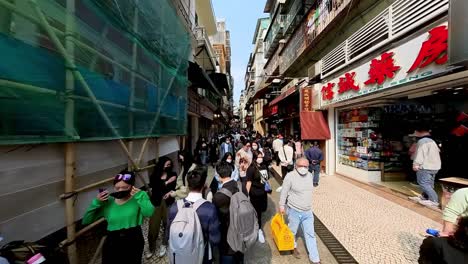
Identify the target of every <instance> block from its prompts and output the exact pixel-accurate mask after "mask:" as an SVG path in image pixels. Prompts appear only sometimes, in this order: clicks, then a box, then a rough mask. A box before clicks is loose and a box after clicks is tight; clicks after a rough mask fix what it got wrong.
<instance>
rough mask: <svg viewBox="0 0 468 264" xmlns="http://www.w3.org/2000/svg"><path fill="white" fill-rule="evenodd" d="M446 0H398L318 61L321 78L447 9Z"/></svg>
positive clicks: (447, 3) (447, 1) (401, 35)
mask: <svg viewBox="0 0 468 264" xmlns="http://www.w3.org/2000/svg"><path fill="white" fill-rule="evenodd" d="M448 6H449V0H420V1H414V0H398V1H396V2H394V3H393V4H392V5H390V6H389V7H388V8H387V9H385V10H384V11H383V12H382V13H380V14H379V15H378V16H376V17H375V18H374V19H372V20H371V21H369V22H368V23H367V24H366V25H365V26H364V27H362V28H361V29H359V30H358V31H356V32H355V33H354V34H353V35H351V36H350V37H349V38H348V39H347V40H346V41H344V42H343V43H341V44H340V45H338V46H337V47H336V48H335V49H334V50H332V51H331V52H330V53H328V54H327V55H325V56H324V57H323V59H322V60H321V64H322V78H323V77H327V76H329V75H331V74H333V73H335V72H337V71H339V70H341V69H343V68H344V67H346V66H347V65H349V64H351V63H353V62H354V61H356V60H359V59H360V58H362V57H364V56H366V55H368V54H370V53H371V52H373V51H375V50H377V49H379V48H381V47H383V46H384V45H386V44H388V43H390V42H392V41H393V40H394V39H397V38H400V37H403V36H404V35H405V34H407V33H408V32H411V31H412V30H414V29H416V28H418V27H420V26H422V25H424V24H425V23H427V22H429V21H431V20H433V19H434V18H436V17H439V16H440V15H441V14H444V13H446V12H447V10H448Z"/></svg>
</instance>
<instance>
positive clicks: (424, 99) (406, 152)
mask: <svg viewBox="0 0 468 264" xmlns="http://www.w3.org/2000/svg"><path fill="white" fill-rule="evenodd" d="M421 122H423V123H425V124H427V125H429V127H430V128H431V134H432V138H433V139H434V140H435V141H436V142H437V144H438V145H439V146H440V150H441V159H442V169H441V170H440V171H439V173H438V174H437V178H438V179H439V178H446V177H460V178H468V174H466V169H465V166H464V162H466V156H467V155H466V150H467V149H468V89H467V88H466V87H457V88H448V89H443V90H438V91H433V92H425V93H420V94H413V95H409V96H405V97H402V95H399V96H398V95H393V96H392V97H390V98H384V99H382V100H379V101H376V102H375V103H373V104H367V105H366V106H363V107H356V108H351V109H349V108H348V109H343V110H341V111H338V127H337V128H338V129H337V130H338V131H337V132H338V135H337V142H338V163H339V164H340V165H345V166H349V167H353V168H357V169H359V170H362V171H365V173H368V174H369V175H373V176H375V178H376V179H377V178H380V183H381V184H383V185H385V186H388V187H390V188H392V189H397V190H398V191H401V192H404V193H407V194H408V195H414V193H415V192H418V191H419V188H418V186H417V185H411V184H410V183H411V182H413V183H415V181H416V175H415V173H414V172H413V170H412V162H413V161H412V159H413V158H414V157H413V155H414V151H415V147H416V146H415V144H416V142H417V139H416V138H415V137H414V136H413V135H412V134H413V132H414V129H415V127H416V126H417V124H418V123H421ZM369 178H370V177H369Z"/></svg>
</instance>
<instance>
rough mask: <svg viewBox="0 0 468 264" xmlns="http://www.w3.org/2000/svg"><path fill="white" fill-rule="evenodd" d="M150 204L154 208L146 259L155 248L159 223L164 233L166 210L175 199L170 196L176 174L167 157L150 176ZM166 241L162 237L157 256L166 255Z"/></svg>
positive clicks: (163, 158)
mask: <svg viewBox="0 0 468 264" xmlns="http://www.w3.org/2000/svg"><path fill="white" fill-rule="evenodd" d="M149 185H150V187H151V189H152V191H151V197H150V199H151V203H152V204H153V206H154V207H155V211H154V214H153V216H152V217H151V219H150V221H149V231H148V244H149V253H148V254H147V255H146V257H147V258H151V257H152V256H153V253H154V250H155V248H156V240H157V239H158V235H159V229H160V227H161V222H162V223H163V228H164V232H166V228H165V227H166V225H167V214H168V209H169V208H170V206H171V205H172V203H174V201H175V199H174V198H173V197H172V196H171V195H170V194H171V192H173V191H175V189H176V185H177V173H176V172H175V171H174V163H173V162H172V160H171V159H170V158H168V157H165V156H164V157H160V158H159V160H158V163H157V164H156V167H155V169H154V171H153V173H152V174H151V175H150V184H149ZM167 244H168V241H167V240H166V239H165V237H163V239H162V245H161V247H160V250H159V254H158V255H159V256H164V255H166V246H167Z"/></svg>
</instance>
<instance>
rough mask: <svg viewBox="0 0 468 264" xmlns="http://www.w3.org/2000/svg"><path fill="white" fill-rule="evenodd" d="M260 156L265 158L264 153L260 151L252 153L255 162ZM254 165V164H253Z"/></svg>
mask: <svg viewBox="0 0 468 264" xmlns="http://www.w3.org/2000/svg"><path fill="white" fill-rule="evenodd" d="M258 155H262V156H263V153H262V152H261V151H259V150H254V151H252V157H253V161H255V160H256V159H257V158H258ZM252 163H253V162H252Z"/></svg>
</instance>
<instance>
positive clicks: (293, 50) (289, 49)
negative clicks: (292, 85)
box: [279, 23, 307, 74]
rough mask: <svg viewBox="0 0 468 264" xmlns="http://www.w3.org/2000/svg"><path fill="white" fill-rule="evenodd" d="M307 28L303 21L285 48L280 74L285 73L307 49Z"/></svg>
mask: <svg viewBox="0 0 468 264" xmlns="http://www.w3.org/2000/svg"><path fill="white" fill-rule="evenodd" d="M305 28H306V24H304V23H302V24H301V25H300V26H299V28H298V29H296V32H295V33H294V35H292V37H291V38H290V39H289V42H288V43H287V44H286V45H287V46H286V47H285V48H284V49H283V52H282V54H281V59H280V63H279V64H280V65H279V71H280V74H283V73H284V72H285V71H286V70H287V69H288V68H289V67H290V66H291V65H292V64H293V63H294V62H295V60H296V59H297V58H298V57H299V56H300V55H301V54H302V52H304V50H305V49H306V47H307V45H306V41H305V38H306V36H305V34H304V31H305Z"/></svg>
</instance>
